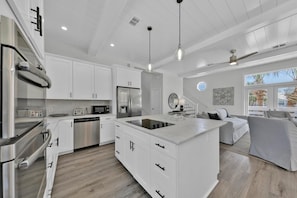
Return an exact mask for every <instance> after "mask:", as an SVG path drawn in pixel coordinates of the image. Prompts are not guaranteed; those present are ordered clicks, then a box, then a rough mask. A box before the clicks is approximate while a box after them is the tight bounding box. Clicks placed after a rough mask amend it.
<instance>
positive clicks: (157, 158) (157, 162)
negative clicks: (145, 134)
mask: <svg viewBox="0 0 297 198" xmlns="http://www.w3.org/2000/svg"><path fill="white" fill-rule="evenodd" d="M151 169H152V172H156V174H157V175H159V176H162V177H164V179H168V182H171V181H172V180H173V179H174V178H175V171H176V160H175V159H174V158H172V157H170V156H168V155H164V154H162V153H160V152H158V151H156V150H154V149H153V150H151Z"/></svg>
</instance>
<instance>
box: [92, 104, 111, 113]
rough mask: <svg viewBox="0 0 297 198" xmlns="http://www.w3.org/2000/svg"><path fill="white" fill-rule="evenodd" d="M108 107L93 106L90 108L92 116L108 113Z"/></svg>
mask: <svg viewBox="0 0 297 198" xmlns="http://www.w3.org/2000/svg"><path fill="white" fill-rule="evenodd" d="M109 112H110V111H109V105H94V106H92V114H104V113H109Z"/></svg>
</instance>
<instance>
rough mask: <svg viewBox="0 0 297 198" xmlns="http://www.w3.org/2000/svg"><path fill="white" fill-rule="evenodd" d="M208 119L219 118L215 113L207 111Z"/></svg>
mask: <svg viewBox="0 0 297 198" xmlns="http://www.w3.org/2000/svg"><path fill="white" fill-rule="evenodd" d="M208 116H209V119H212V120H220V117H219V116H218V114H217V113H208Z"/></svg>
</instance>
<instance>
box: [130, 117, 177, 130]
mask: <svg viewBox="0 0 297 198" xmlns="http://www.w3.org/2000/svg"><path fill="white" fill-rule="evenodd" d="M127 122H128V123H130V124H134V125H137V126H140V127H144V128H147V129H158V128H162V127H167V126H170V125H174V124H171V123H168V122H161V121H158V120H151V119H142V120H131V121H127Z"/></svg>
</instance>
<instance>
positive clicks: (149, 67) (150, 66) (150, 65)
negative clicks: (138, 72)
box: [147, 63, 152, 72]
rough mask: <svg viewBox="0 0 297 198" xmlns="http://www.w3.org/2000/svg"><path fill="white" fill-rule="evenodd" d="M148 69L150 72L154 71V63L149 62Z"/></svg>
mask: <svg viewBox="0 0 297 198" xmlns="http://www.w3.org/2000/svg"><path fill="white" fill-rule="evenodd" d="M147 69H148V71H149V72H150V71H152V64H151V63H149V64H148V65H147Z"/></svg>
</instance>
